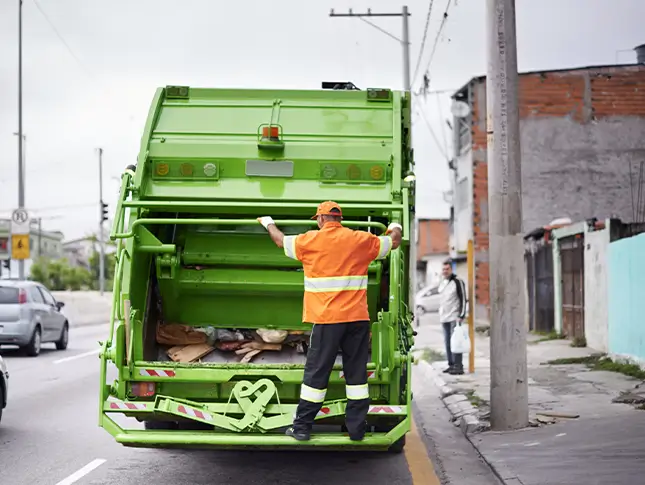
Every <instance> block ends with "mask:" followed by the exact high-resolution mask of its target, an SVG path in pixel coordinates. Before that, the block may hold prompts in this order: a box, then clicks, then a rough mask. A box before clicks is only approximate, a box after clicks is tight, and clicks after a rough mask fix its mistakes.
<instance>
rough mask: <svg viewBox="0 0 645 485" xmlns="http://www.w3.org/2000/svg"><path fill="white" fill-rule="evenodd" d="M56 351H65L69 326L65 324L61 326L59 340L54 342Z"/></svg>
mask: <svg viewBox="0 0 645 485" xmlns="http://www.w3.org/2000/svg"><path fill="white" fill-rule="evenodd" d="M55 343H56V350H65V349H66V348H67V344H68V343H69V325H68V324H67V322H65V325H63V330H62V331H61V333H60V338H59V339H58V340H57V341H56V342H55Z"/></svg>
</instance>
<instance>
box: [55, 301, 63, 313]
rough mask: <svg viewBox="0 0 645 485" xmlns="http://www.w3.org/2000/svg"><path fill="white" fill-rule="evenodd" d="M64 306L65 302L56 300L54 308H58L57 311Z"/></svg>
mask: <svg viewBox="0 0 645 485" xmlns="http://www.w3.org/2000/svg"><path fill="white" fill-rule="evenodd" d="M64 306H65V302H62V301H57V302H56V308H58V311H60V310H61V308H63V307H64Z"/></svg>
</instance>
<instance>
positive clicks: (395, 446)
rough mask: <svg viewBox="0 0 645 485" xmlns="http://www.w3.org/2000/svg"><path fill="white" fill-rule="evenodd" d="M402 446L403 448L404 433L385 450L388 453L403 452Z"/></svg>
mask: <svg viewBox="0 0 645 485" xmlns="http://www.w3.org/2000/svg"><path fill="white" fill-rule="evenodd" d="M404 448H405V435H403V436H402V437H401V438H399V439H398V440H397V441H395V442H394V443H392V444H391V445H390V447H389V448H388V449H387V451H388V452H389V453H394V454H399V453H403V449H404Z"/></svg>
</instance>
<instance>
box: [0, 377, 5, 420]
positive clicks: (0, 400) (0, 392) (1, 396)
mask: <svg viewBox="0 0 645 485" xmlns="http://www.w3.org/2000/svg"><path fill="white" fill-rule="evenodd" d="M3 404H4V388H3V387H2V383H0V421H2V405H3Z"/></svg>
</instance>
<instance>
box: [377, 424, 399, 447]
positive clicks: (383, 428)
mask: <svg viewBox="0 0 645 485" xmlns="http://www.w3.org/2000/svg"><path fill="white" fill-rule="evenodd" d="M374 431H375V432H376V433H389V432H390V431H392V428H391V427H387V426H374ZM404 448H405V435H403V436H401V437H400V438H399V439H398V440H396V441H395V442H394V443H392V444H391V445H390V447H389V448H388V449H387V451H388V452H389V453H402V452H403V449H404Z"/></svg>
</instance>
